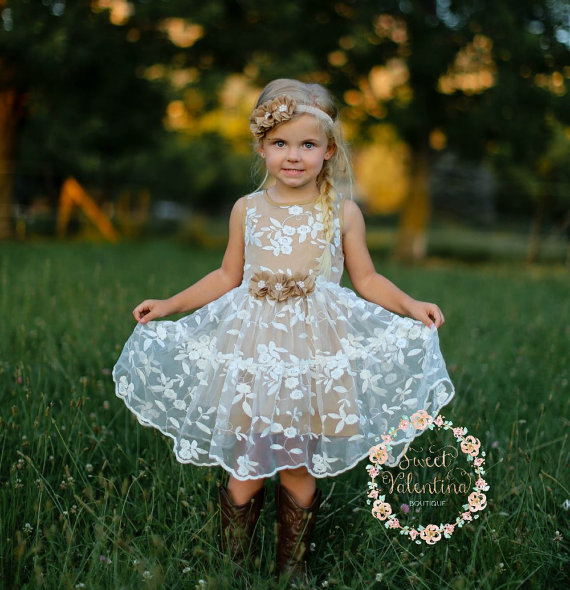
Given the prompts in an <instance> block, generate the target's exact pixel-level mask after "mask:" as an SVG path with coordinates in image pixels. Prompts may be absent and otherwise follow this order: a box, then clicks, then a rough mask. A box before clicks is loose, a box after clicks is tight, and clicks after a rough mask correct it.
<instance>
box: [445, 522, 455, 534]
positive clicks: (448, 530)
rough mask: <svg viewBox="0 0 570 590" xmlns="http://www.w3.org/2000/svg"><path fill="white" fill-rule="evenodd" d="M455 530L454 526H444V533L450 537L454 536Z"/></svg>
mask: <svg viewBox="0 0 570 590" xmlns="http://www.w3.org/2000/svg"><path fill="white" fill-rule="evenodd" d="M454 530H455V525H454V524H449V523H448V524H445V525H443V532H444V533H446V534H448V535H453V531H454Z"/></svg>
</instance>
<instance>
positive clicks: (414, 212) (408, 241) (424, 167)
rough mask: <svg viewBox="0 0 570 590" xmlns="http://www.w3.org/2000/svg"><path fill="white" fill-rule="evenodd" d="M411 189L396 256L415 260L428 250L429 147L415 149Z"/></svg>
mask: <svg viewBox="0 0 570 590" xmlns="http://www.w3.org/2000/svg"><path fill="white" fill-rule="evenodd" d="M412 157H413V161H412V166H411V181H410V189H409V193H408V196H407V198H406V200H405V201H404V205H403V208H402V213H401V215H400V223H399V226H398V235H397V238H396V249H395V252H394V254H395V257H396V259H398V260H401V261H403V262H418V261H421V260H423V259H424V258H425V257H426V253H427V226H428V220H429V214H430V199H429V147H427V146H425V147H421V148H419V149H416V150H414V152H413V155H412Z"/></svg>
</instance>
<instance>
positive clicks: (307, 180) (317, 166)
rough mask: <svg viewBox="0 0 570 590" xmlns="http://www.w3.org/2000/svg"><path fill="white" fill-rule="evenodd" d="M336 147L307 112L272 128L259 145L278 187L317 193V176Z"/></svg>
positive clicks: (260, 152) (311, 194) (310, 193)
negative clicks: (330, 143)
mask: <svg viewBox="0 0 570 590" xmlns="http://www.w3.org/2000/svg"><path fill="white" fill-rule="evenodd" d="M334 150H335V147H334V145H333V146H329V145H328V139H327V136H326V134H325V132H324V131H323V130H322V128H321V126H320V125H318V123H317V121H316V119H315V117H314V115H310V114H305V115H301V116H300V117H297V118H296V119H293V120H292V121H287V123H283V124H282V125H279V126H278V127H275V128H274V129H272V130H271V131H269V132H268V133H267V135H266V136H265V138H264V139H263V142H262V144H261V146H260V147H259V154H260V155H261V157H262V158H263V159H264V160H265V164H266V166H267V171H268V172H269V174H270V175H271V176H273V178H275V180H276V182H277V188H278V189H279V188H282V189H288V190H291V189H293V190H298V191H301V192H303V193H306V194H307V196H314V194H313V193H315V192H317V176H318V175H319V172H320V171H321V170H322V168H323V163H324V161H325V160H328V159H329V158H331V157H332V155H333V154H334Z"/></svg>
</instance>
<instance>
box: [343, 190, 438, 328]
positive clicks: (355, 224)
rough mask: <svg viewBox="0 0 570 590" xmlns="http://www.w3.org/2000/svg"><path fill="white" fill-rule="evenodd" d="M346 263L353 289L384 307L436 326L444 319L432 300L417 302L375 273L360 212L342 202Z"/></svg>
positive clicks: (351, 203) (348, 202) (346, 202)
mask: <svg viewBox="0 0 570 590" xmlns="http://www.w3.org/2000/svg"><path fill="white" fill-rule="evenodd" d="M342 244H343V250H344V259H345V266H346V270H347V272H348V276H349V277H350V280H351V281H352V284H353V285H354V288H355V289H356V290H357V291H358V292H359V293H360V295H361V296H362V297H363V298H364V299H367V300H368V301H371V302H372V303H376V304H377V305H381V306H382V307H384V308H385V309H388V310H389V311H392V312H394V313H398V314H400V315H407V316H410V317H412V318H414V319H416V320H420V321H421V322H423V323H424V324H426V326H431V325H432V324H435V327H436V328H439V327H440V326H441V325H442V324H443V322H444V321H445V318H444V317H443V313H442V312H441V310H440V309H439V307H438V306H437V305H435V303H427V302H425V301H417V300H416V299H413V298H412V297H410V296H409V295H407V294H406V293H404V291H402V290H401V289H398V287H396V285H394V283H392V282H391V281H389V280H388V279H387V278H385V277H383V276H382V275H380V274H378V273H377V272H376V270H375V269H374V263H373V262H372V259H371V258H370V253H369V252H368V247H367V246H366V229H365V226H364V218H363V216H362V212H361V211H360V208H359V207H358V205H357V204H356V203H354V202H353V201H350V200H348V199H347V200H345V202H344V228H343V235H342Z"/></svg>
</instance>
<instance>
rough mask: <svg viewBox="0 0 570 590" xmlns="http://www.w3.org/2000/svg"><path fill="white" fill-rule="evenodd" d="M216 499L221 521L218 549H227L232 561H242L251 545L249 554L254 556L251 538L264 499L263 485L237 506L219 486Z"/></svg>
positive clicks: (224, 550) (254, 547) (253, 545)
mask: <svg viewBox="0 0 570 590" xmlns="http://www.w3.org/2000/svg"><path fill="white" fill-rule="evenodd" d="M218 500H219V504H220V516H221V521H222V534H221V536H220V550H221V551H222V552H224V553H225V552H226V551H227V550H228V549H229V552H230V555H231V557H232V559H233V560H234V561H237V562H243V561H244V560H245V558H246V556H247V554H248V552H249V550H250V546H251V556H252V557H255V553H256V551H255V549H256V545H255V544H252V543H251V538H252V536H253V531H254V529H255V525H256V523H257V521H258V519H259V515H260V513H261V508H262V507H263V503H264V501H265V487H262V488H261V489H260V490H259V491H258V492H257V493H256V494H255V495H254V496H253V497H252V498H250V499H249V500H248V501H247V502H246V503H245V504H242V505H241V506H238V505H237V504H234V503H233V502H232V500H231V499H230V496H229V494H228V492H227V490H226V489H225V488H223V487H221V486H220V487H219V488H218Z"/></svg>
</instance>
